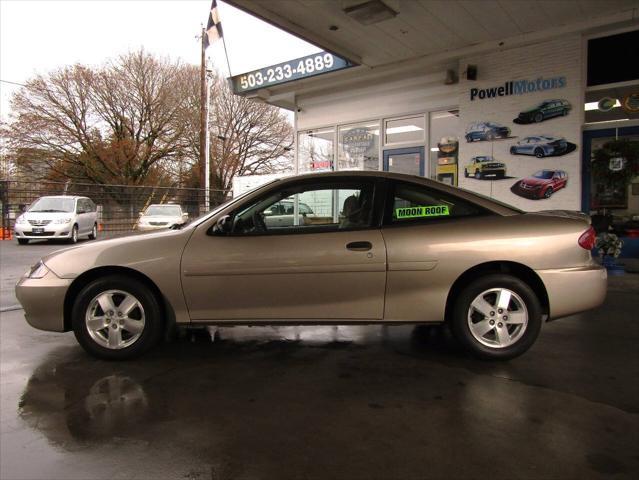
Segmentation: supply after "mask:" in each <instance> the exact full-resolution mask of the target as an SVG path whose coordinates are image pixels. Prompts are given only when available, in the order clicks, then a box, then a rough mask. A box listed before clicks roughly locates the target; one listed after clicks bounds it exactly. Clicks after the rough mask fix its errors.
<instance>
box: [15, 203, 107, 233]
mask: <svg viewBox="0 0 639 480" xmlns="http://www.w3.org/2000/svg"><path fill="white" fill-rule="evenodd" d="M14 235H15V237H16V239H17V240H18V243H19V244H20V245H26V244H27V243H29V240H35V239H48V240H55V239H67V240H68V241H69V242H70V243H76V242H77V241H78V237H80V236H87V237H88V238H89V240H93V239H95V238H96V237H97V236H98V214H97V208H96V206H95V203H93V202H92V201H91V199H90V198H87V197H76V196H67V195H58V196H51V197H40V198H38V199H37V200H36V201H35V202H33V203H32V204H31V205H29V207H28V208H27V211H26V212H24V213H23V214H22V215H20V216H19V217H18V218H16V223H15V225H14Z"/></svg>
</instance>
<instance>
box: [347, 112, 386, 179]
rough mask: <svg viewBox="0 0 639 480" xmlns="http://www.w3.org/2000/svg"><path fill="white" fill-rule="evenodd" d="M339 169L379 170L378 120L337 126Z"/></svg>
mask: <svg viewBox="0 0 639 480" xmlns="http://www.w3.org/2000/svg"><path fill="white" fill-rule="evenodd" d="M338 147H339V157H338V168H339V170H379V122H378V121H374V122H367V123H357V124H352V125H343V126H341V127H339V143H338Z"/></svg>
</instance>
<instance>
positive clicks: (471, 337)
mask: <svg viewBox="0 0 639 480" xmlns="http://www.w3.org/2000/svg"><path fill="white" fill-rule="evenodd" d="M541 316H542V312H541V305H540V304H539V300H538V299H537V296H536V295H535V293H534V292H533V290H532V289H531V288H530V287H529V286H528V285H527V284H526V283H524V282H523V281H521V280H519V279H518V278H516V277H512V276H510V275H503V274H491V275H487V276H485V277H482V278H479V279H477V280H475V281H473V282H471V283H470V284H469V285H468V286H467V287H466V288H465V289H464V290H463V291H462V292H461V293H460V294H459V295H458V296H457V299H456V301H455V304H454V307H453V314H452V317H451V328H452V331H453V333H454V335H455V337H456V338H457V339H458V340H459V341H460V342H461V343H462V344H463V345H464V346H465V347H466V348H467V349H468V350H469V351H470V352H471V353H472V354H473V355H475V356H477V357H480V358H483V359H488V360H508V359H511V358H514V357H517V356H519V355H521V354H522V353H524V352H526V351H527V350H528V349H529V348H530V347H531V346H532V345H533V343H534V342H535V340H536V339H537V336H538V335H539V331H540V329H541Z"/></svg>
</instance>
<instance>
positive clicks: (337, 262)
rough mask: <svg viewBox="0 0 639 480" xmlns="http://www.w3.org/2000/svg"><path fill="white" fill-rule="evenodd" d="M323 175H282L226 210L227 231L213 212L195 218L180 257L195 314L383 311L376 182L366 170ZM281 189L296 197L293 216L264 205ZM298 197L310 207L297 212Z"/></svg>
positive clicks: (297, 315) (355, 314) (340, 315)
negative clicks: (363, 174) (280, 220)
mask: <svg viewBox="0 0 639 480" xmlns="http://www.w3.org/2000/svg"><path fill="white" fill-rule="evenodd" d="M330 180H331V181H330V182H326V181H324V182H321V181H319V180H311V181H310V183H309V181H308V180H307V181H304V182H301V183H299V182H300V181H298V183H295V182H293V181H289V182H286V183H285V184H284V185H280V186H279V187H277V188H272V189H270V190H268V191H267V193H264V194H263V195H262V196H260V197H259V198H257V199H251V200H247V201H246V202H244V203H243V204H241V205H239V206H238V207H236V208H235V209H233V210H232V211H231V212H229V213H228V214H229V217H228V220H227V224H228V225H230V227H229V228H228V230H227V231H225V232H218V233H217V234H216V233H214V232H212V231H211V227H212V226H213V224H214V223H215V222H213V223H208V224H206V223H205V224H203V225H201V226H200V227H198V228H197V230H196V231H195V232H194V234H193V236H192V237H191V240H190V241H189V243H188V245H187V246H186V248H185V250H184V254H183V257H182V285H183V289H184V295H185V298H186V302H187V305H188V308H189V313H190V315H191V319H192V320H193V321H194V322H198V321H211V320H215V321H230V322H233V321H244V320H247V321H269V322H280V321H282V322H286V321H291V320H296V321H309V322H313V321H324V320H329V321H330V320H352V321H358V320H359V321H364V320H378V319H381V318H382V315H383V308H384V290H385V285H386V249H385V245H384V241H383V238H382V235H381V232H380V229H379V222H380V219H379V217H380V211H379V210H381V209H380V208H379V207H378V199H379V194H378V193H377V194H376V193H375V192H378V191H379V189H380V188H381V187H380V186H379V184H378V183H377V182H376V181H374V180H373V179H365V180H360V179H358V178H348V179H342V180H339V181H336V180H333V179H330ZM316 182H319V183H316ZM284 199H286V200H287V203H288V202H289V201H291V202H293V204H294V205H295V213H294V215H293V217H294V218H293V225H289V226H282V227H277V226H273V225H270V226H269V225H268V224H267V223H266V222H265V221H264V217H262V214H263V212H264V211H266V210H268V209H269V208H271V207H272V206H273V205H275V204H276V203H277V202H280V201H281V200H284ZM302 203H303V204H305V205H306V206H307V208H310V210H312V211H313V215H305V214H302V213H301V212H300V209H299V205H300V204H302ZM354 204H358V205H359V207H360V208H359V211H358V212H356V211H354V210H353V208H352V206H353V205H354ZM271 211H272V208H271Z"/></svg>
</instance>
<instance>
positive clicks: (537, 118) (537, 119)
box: [534, 113, 544, 123]
mask: <svg viewBox="0 0 639 480" xmlns="http://www.w3.org/2000/svg"><path fill="white" fill-rule="evenodd" d="M534 120H535V123H539V122H542V121H543V120H544V116H543V114H542V113H537V114H535V118H534Z"/></svg>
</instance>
